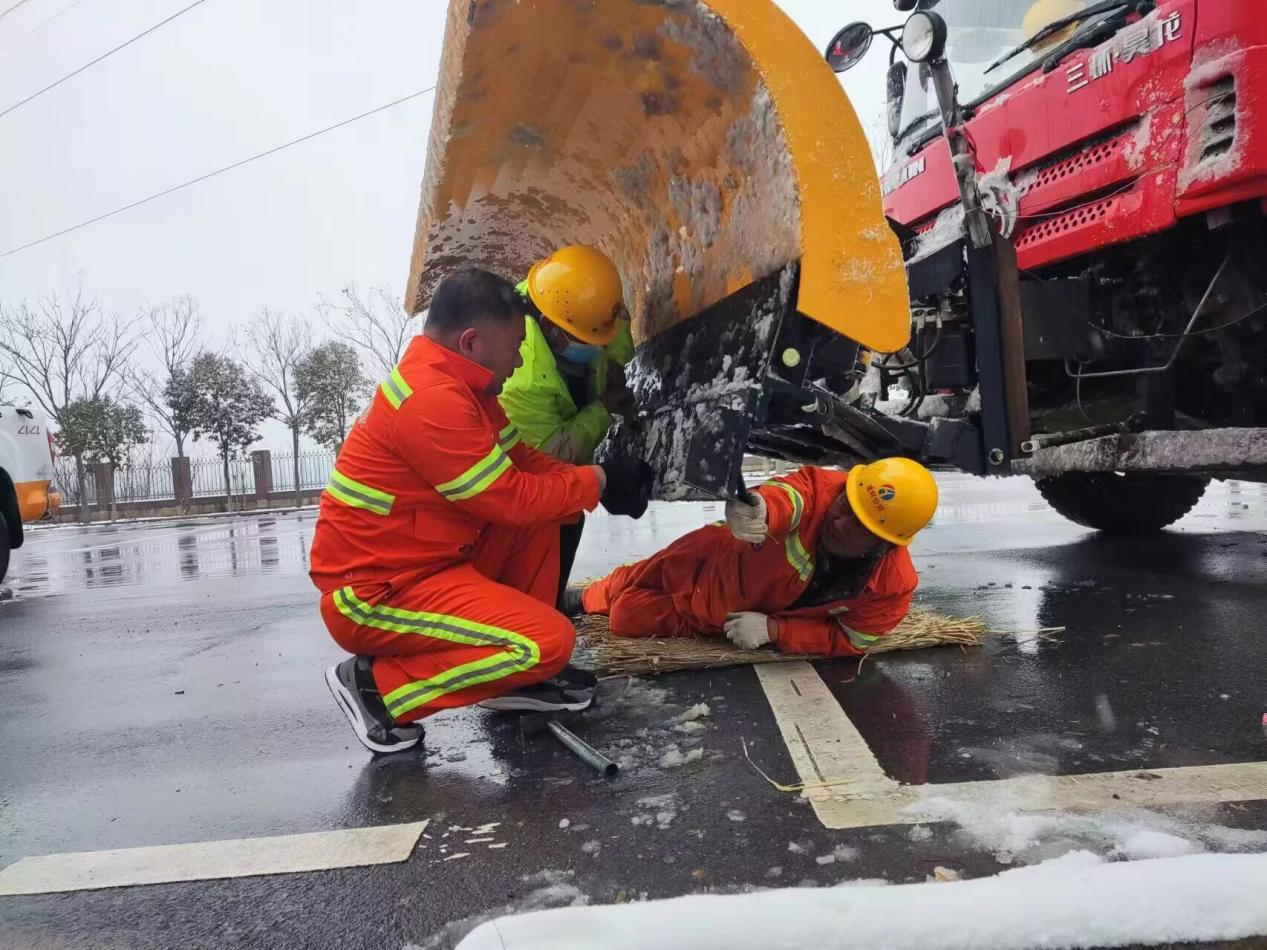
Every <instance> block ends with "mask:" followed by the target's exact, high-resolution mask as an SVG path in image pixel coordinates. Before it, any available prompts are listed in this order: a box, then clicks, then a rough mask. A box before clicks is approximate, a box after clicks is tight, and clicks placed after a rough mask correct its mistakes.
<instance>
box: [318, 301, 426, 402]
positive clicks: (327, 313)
mask: <svg viewBox="0 0 1267 950" xmlns="http://www.w3.org/2000/svg"><path fill="white" fill-rule="evenodd" d="M340 294H341V299H340V300H338V301H337V302H336V301H333V300H331V299H330V298H329V297H326V296H324V295H322V296H321V297H320V298H319V300H318V302H317V312H318V313H319V314H321V318H322V320H324V321H325V324H326V326H327V327H329V329H330V332H331V333H332V334H333V335H334V337H335V338H336V339H338V340H341V341H342V342H345V343H351V344H352V345H353V346H354V347H356V348H357V349H358V350H360V351H361V353H362V354H363V355H364V357H365V366H366V369H367V370H368V371H369V373H370V375H371V376H372V377H373V378H375V379H384V378H386V376H387V374H388V373H390V372H391V371H392V368H393V367H395V365H396V364H397V363H399V362H400V357H401V355H402V354H403V353H404V352H405V347H406V346H408V345H409V341H410V339H412V338H413V336H414V334H415V333H417V332H418V329H419V324H418V323H416V322H415V321H414V318H413V317H412V316H410V315H409V314H408V313H406V312H405V308H404V306H403V305H402V304H401V301H400V299H399V298H398V297H397V296H396V295H395V294H393V293H392V292H391V291H390V290H388V289H387V288H386V287H371V288H370V289H369V291H368V292H367V293H362V292H361V291H360V290H358V289H357V286H356V284H349V285H348V286H347V287H344V288H343V290H342V291H340Z"/></svg>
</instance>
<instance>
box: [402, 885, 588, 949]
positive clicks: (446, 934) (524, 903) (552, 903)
mask: <svg viewBox="0 0 1267 950" xmlns="http://www.w3.org/2000/svg"><path fill="white" fill-rule="evenodd" d="M573 876H574V872H572V871H553V870H545V871H538V872H537V873H536V874H528V875H525V876H524V877H523V878H522V880H523V882H524V884H525V885H527V886H528V887H529V888H531V890H529V891H528V893H527V894H525V895H524V896H523V897H521V898H520V899H519V900H518V901H517V902H516V903H514V904H506V905H504V906H502V907H497V908H494V909H493V910H491V911H489V912H488V913H486V914H478V915H476V916H474V917H464V918H462V919H461V920H455V921H452V922H450V923H449V924H447V925H445V926H444V927H443V928H441V929H440V930H439V931H438V932H437V933H435V934H432V936H431V937H429V938H428V939H427V940H426V941H425V942H423V943H421V944H416V943H407V944H405V946H404V947H403V948H402V950H445V948H448V947H452V946H453V945H454V943H455V942H456V941H457V939H458V938H459V937H460V936H461V935H462V934H465V933H468V932H469V931H471V930H472V929H473V928H474V927H476V926H478V925H480V924H482V923H484V922H485V921H489V920H493V919H494V918H496V917H499V916H501V915H503V914H511V913H516V912H518V913H529V912H531V911H537V910H545V909H547V908H551V907H579V906H582V905H584V904H587V903H588V902H589V898H588V897H586V896H585V894H583V893H582V892H581V890H580V888H578V887H577V886H576V884H575V883H573Z"/></svg>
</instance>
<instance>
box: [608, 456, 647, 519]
mask: <svg viewBox="0 0 1267 950" xmlns="http://www.w3.org/2000/svg"><path fill="white" fill-rule="evenodd" d="M598 464H599V466H600V467H601V468H602V469H603V472H604V474H606V476H607V487H606V488H605V489H604V490H603V497H602V498H601V499H599V500H600V501H601V502H602V503H603V507H604V508H606V509H607V510H608V511H610V512H611V513H612V514H613V515H628V516H629V517H630V518H641V517H642V516H643V514H644V513H645V512H646V510H647V501H648V500H649V499H650V498H651V484H652V482H653V481H654V480H655V472H653V471H652V469H651V466H650V465H648V464H647V463H646V462H644V461H643V460H642V459H625V460H623V461H607V462H599V463H598Z"/></svg>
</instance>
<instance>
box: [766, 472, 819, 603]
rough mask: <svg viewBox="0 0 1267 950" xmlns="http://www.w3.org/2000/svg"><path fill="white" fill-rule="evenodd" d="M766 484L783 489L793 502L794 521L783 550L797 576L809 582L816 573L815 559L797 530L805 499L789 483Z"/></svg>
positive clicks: (789, 528)
mask: <svg viewBox="0 0 1267 950" xmlns="http://www.w3.org/2000/svg"><path fill="white" fill-rule="evenodd" d="M766 484H767V485H771V486H773V487H775V488H781V489H783V491H785V492H786V493H787V496H788V499H789V500H790V501H791V502H792V520H791V521H790V522H789V523H788V529H787V530H788V534H787V538H786V539H785V540H784V542H783V549H784V551H785V552H786V553H787V561H788V563H789V564H791V565H792V570H794V571H796V576H797V577H799V578H800V579H801V580H802V581H807V580H809V579H810V576H811V575H813V573H814V559H813V558H811V557H810V555H809V551H807V550H805V545H804V544H802V543H801V536H800V534H799V533H798V532H797V530H796V529H797V528H799V527H800V526H801V516H802V515H803V514H804V513H805V499H804V498H803V497H801V493H800V492H798V491H797V490H796V489H795V488H793V487H792V486H791V485H789V484H788V483H787V482H780V481H774V480H771V481H768V482H766Z"/></svg>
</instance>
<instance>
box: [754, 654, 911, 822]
mask: <svg viewBox="0 0 1267 950" xmlns="http://www.w3.org/2000/svg"><path fill="white" fill-rule="evenodd" d="M755 669H756V671H757V678H758V679H759V680H760V681H761V687H762V689H764V690H765V695H766V699H768V700H769V701H770V708H771V709H773V710H774V718H775V721H776V722H777V723H778V726H779V731H780V732H781V733H782V734H783V741H784V742H785V743H786V744H787V748H788V752H789V753H790V754H791V756H792V762H793V764H794V765H795V766H796V771H797V774H798V775H799V776H800V778H801V781H802V782H804V783H805V784H806V785H809V786H815V785H831V786H832V787H830V788H814V787H810V788H807V789H806V790H805V792H804V794H805V797H806V798H807V799H809V801H810V803H811V804H812V805H813V806H814V812H815V814H817V815H818V817H819V820H820V821H822V823H823V824H824V825H826V826H827V827H829V828H832V827H837V826H836V825H835V824H833V821H836V820H839V819H838V817H837V815H838V813H839V812H840V804H839V800H840V798H841V797H842V796H846V795H847V796H849V797H850V798H851V799H862V800H866V799H871V798H876V797H881V798H884V797H888V796H891V795H893V794H894V793H896V792H897V791H898V789H899V788H900V787H901V786H899V785H898V783H897V782H895V781H893V779H891V778H889V777H888V776H887V775H885V774H884V770H883V769H881V768H880V763H879V762H878V761H876V757H875V755H874V754H873V753H872V751H871V749H870V747H869V746H868V745H867V742H866V740H865V739H863V738H862V735H861V734H860V733H859V732H858V730H857V729H856V728H855V727H854V724H853V723H852V722H850V720H849V717H848V716H846V715H845V711H844V710H843V709H841V708H840V703H838V702H836V698H835V697H834V696H832V694H831V691H830V690H829V689H828V688H827V684H826V683H824V682H823V678H822V677H821V676H819V675H818V671H817V670H815V669H814V667H812V666H811V665H810V664H809V663H766V664H760V665H758V666H756V667H755Z"/></svg>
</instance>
